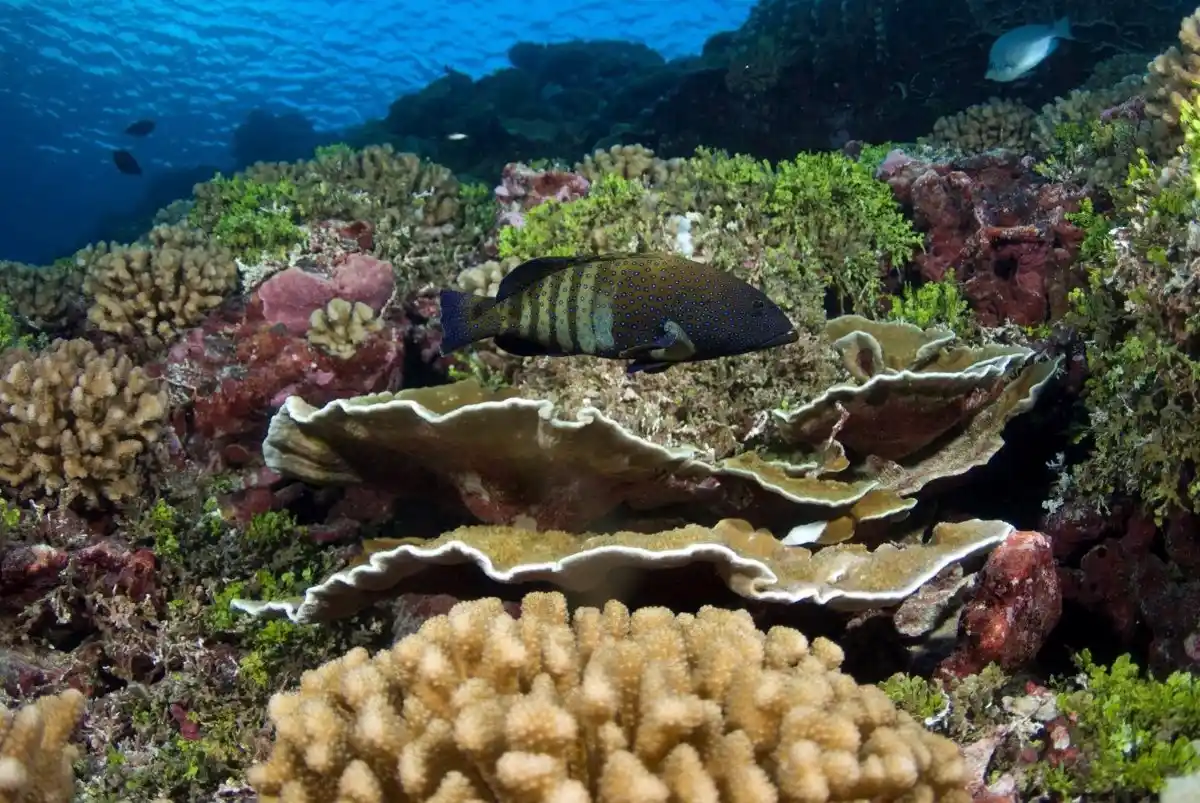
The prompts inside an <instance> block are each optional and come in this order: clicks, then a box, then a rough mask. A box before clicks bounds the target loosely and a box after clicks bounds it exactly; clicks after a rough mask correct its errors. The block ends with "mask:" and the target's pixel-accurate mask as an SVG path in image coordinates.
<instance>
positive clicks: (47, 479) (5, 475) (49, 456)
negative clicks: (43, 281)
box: [0, 340, 167, 507]
mask: <svg viewBox="0 0 1200 803" xmlns="http://www.w3.org/2000/svg"><path fill="white" fill-rule="evenodd" d="M0 369H3V373H2V378H0V431H3V433H4V436H5V437H4V438H3V440H0V482H3V483H4V484H5V485H7V486H9V487H10V488H11V489H12V490H13V491H14V492H16V493H18V494H20V495H21V496H23V497H32V498H37V497H51V498H54V497H57V498H59V499H61V500H62V501H64V502H71V501H74V500H75V499H81V500H82V501H83V502H84V503H86V504H88V505H90V506H93V507H95V506H99V505H100V504H101V503H103V502H120V501H123V500H126V499H129V498H130V497H133V496H135V495H136V494H137V493H138V491H139V489H140V488H141V486H142V480H143V472H144V470H145V463H146V460H147V458H148V457H149V456H150V449H151V447H152V446H153V445H154V443H155V442H157V441H158V439H159V436H160V434H161V432H162V427H163V422H164V420H165V419H166V415H167V410H166V402H167V397H166V391H165V390H164V389H163V388H162V385H161V383H160V382H158V381H157V380H154V379H151V378H150V377H149V376H148V375H147V373H146V372H145V371H144V370H143V369H141V368H139V367H136V366H134V365H133V363H132V362H131V361H130V359H129V357H127V356H124V355H118V354H117V352H115V351H112V350H110V351H106V352H103V353H100V352H98V351H97V350H96V348H95V347H94V346H92V345H91V344H90V343H89V342H88V341H86V340H60V341H56V342H55V343H53V344H52V345H51V346H50V348H49V349H48V350H46V351H45V352H43V353H40V354H35V353H31V352H29V351H26V350H24V349H14V350H12V351H9V352H7V353H5V355H4V359H3V361H2V362H0Z"/></svg>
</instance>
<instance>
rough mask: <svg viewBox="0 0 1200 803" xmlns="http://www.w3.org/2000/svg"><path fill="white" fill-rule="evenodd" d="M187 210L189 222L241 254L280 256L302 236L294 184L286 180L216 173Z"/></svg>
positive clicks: (297, 242)
mask: <svg viewBox="0 0 1200 803" xmlns="http://www.w3.org/2000/svg"><path fill="white" fill-rule="evenodd" d="M208 189H209V190H210V191H209V192H205V193H201V194H199V195H198V197H197V198H196V203H195V204H194V205H193V206H192V209H191V211H190V212H189V213H188V222H190V223H191V224H192V225H193V226H197V227H199V228H202V229H204V230H205V231H207V232H209V233H211V234H212V235H213V236H214V237H216V239H217V240H218V241H219V242H220V243H222V244H223V245H225V246H227V247H228V248H229V249H230V250H232V251H233V252H235V253H236V254H238V255H240V256H243V257H251V256H257V255H259V254H261V253H264V252H265V253H267V254H269V255H272V256H282V255H284V254H286V253H287V252H288V250H289V249H290V248H291V247H292V246H293V245H297V244H299V243H300V242H302V241H303V239H304V232H303V230H302V229H301V228H300V227H299V226H298V225H297V224H296V213H295V205H296V186H295V185H294V184H293V183H292V182H291V181H289V180H287V179H283V178H281V179H279V180H278V181H273V182H262V181H255V180H253V179H248V178H246V177H245V176H242V175H237V176H233V177H232V178H225V177H224V176H221V175H219V174H218V175H217V176H216V177H215V178H213V180H212V181H210V182H208Z"/></svg>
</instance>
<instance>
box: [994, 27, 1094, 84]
mask: <svg viewBox="0 0 1200 803" xmlns="http://www.w3.org/2000/svg"><path fill="white" fill-rule="evenodd" d="M1074 38H1075V37H1074V36H1072V35H1071V21H1070V20H1069V19H1067V18H1066V17H1063V18H1062V19H1060V20H1059V21H1058V22H1056V23H1054V24H1053V25H1022V26H1021V27H1020V28H1013V29H1012V30H1011V31H1009V32H1008V33H1006V34H1004V35H1002V36H1001V37H1000V38H999V39H997V40H996V41H995V42H993V43H992V49H991V52H989V53H988V69H987V74H986V75H985V76H984V77H985V78H987V79H988V80H989V81H1000V82H1007V81H1015V80H1017V79H1018V78H1020V77H1021V76H1022V75H1025V74H1026V73H1027V72H1029V71H1030V70H1032V69H1033V68H1034V67H1036V66H1038V65H1039V64H1041V63H1042V62H1043V61H1045V59H1046V57H1047V56H1049V55H1050V54H1051V53H1053V52H1054V51H1055V50H1057V49H1058V42H1059V40H1060V39H1074Z"/></svg>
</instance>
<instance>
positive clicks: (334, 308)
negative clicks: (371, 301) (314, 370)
mask: <svg viewBox="0 0 1200 803" xmlns="http://www.w3.org/2000/svg"><path fill="white" fill-rule="evenodd" d="M381 328H383V322H382V321H380V320H379V318H378V317H376V315H375V310H373V309H371V308H370V307H369V306H368V305H366V304H364V303H362V302H361V301H355V302H353V303H351V302H349V301H347V300H346V299H344V298H335V299H333V300H331V301H330V302H329V303H328V304H326V305H325V306H324V307H323V308H321V309H315V310H313V312H312V315H310V316H309V320H308V333H307V338H308V342H309V343H312V344H313V345H314V346H316V347H317V348H319V349H321V350H322V351H324V352H325V353H326V354H329V355H330V356H333V357H337V358H339V359H342V360H348V359H350V358H351V357H353V356H354V352H355V351H357V350H358V347H359V346H361V345H362V344H363V343H365V342H367V339H368V338H370V337H371V334H372V333H373V332H378V331H379V330H380V329H381Z"/></svg>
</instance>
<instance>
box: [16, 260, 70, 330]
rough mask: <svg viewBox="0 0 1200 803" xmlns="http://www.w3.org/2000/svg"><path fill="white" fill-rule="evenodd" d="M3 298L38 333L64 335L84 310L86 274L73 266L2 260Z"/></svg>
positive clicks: (68, 264)
mask: <svg viewBox="0 0 1200 803" xmlns="http://www.w3.org/2000/svg"><path fill="white" fill-rule="evenodd" d="M0 295H4V296H7V297H8V298H9V299H10V300H11V301H12V307H11V309H10V310H9V311H10V312H12V313H14V314H18V315H20V316H21V317H22V318H23V319H24V320H26V321H28V322H29V323H30V325H32V326H33V327H34V328H35V329H38V330H41V331H51V332H54V331H62V330H64V329H67V328H69V326H70V324H71V319H72V318H73V317H74V316H75V313H76V312H77V311H81V310H82V307H83V271H82V270H80V269H79V268H78V267H77V266H76V265H75V264H74V263H71V262H62V263H59V264H56V265H52V266H50V267H44V268H39V267H34V266H33V265H25V264H22V263H20V262H5V261H2V260H0Z"/></svg>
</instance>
